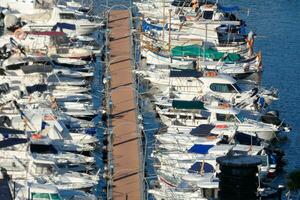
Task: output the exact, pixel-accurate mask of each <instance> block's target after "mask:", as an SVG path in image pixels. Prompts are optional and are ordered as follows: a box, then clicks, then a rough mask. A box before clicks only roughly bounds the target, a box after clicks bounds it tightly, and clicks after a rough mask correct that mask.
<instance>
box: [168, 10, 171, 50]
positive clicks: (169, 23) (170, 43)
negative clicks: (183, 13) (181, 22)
mask: <svg viewBox="0 0 300 200" xmlns="http://www.w3.org/2000/svg"><path fill="white" fill-rule="evenodd" d="M171 13H172V9H169V48H168V49H169V52H170V51H171Z"/></svg>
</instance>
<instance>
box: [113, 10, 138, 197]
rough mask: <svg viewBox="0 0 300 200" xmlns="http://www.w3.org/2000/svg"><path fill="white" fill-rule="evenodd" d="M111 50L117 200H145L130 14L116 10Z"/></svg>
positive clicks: (114, 171)
mask: <svg viewBox="0 0 300 200" xmlns="http://www.w3.org/2000/svg"><path fill="white" fill-rule="evenodd" d="M108 28H109V29H110V35H109V49H110V56H109V62H110V67H109V71H110V76H111V81H110V88H109V90H110V95H111V100H112V111H111V125H112V130H113V153H112V154H113V164H114V170H113V194H112V195H113V199H116V200H117V199H122V200H125V199H130V200H139V199H142V198H143V194H142V193H143V192H142V191H143V186H142V182H143V180H141V179H142V173H143V170H142V169H143V168H142V167H141V157H140V156H141V154H142V150H141V147H140V137H139V133H138V128H137V124H138V121H137V112H138V111H137V103H136V94H135V92H136V89H135V79H134V77H133V73H132V56H131V55H132V53H131V49H132V47H131V33H130V32H131V31H130V14H129V12H128V11H127V10H112V11H111V12H110V15H109V23H108Z"/></svg>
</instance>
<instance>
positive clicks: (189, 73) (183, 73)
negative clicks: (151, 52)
mask: <svg viewBox="0 0 300 200" xmlns="http://www.w3.org/2000/svg"><path fill="white" fill-rule="evenodd" d="M201 76H202V73H201V72H198V71H197V70H194V69H184V70H171V71H170V77H194V78H199V77H201Z"/></svg>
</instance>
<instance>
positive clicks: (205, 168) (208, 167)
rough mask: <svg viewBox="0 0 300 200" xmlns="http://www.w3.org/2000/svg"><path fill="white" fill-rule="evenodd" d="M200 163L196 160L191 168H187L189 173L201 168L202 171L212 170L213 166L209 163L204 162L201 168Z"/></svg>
mask: <svg viewBox="0 0 300 200" xmlns="http://www.w3.org/2000/svg"><path fill="white" fill-rule="evenodd" d="M202 164H203V162H196V163H194V164H193V165H192V166H191V168H190V169H189V170H188V172H189V173H200V171H201V170H203V172H204V173H209V172H213V171H214V167H213V166H212V165H211V164H209V163H206V162H204V166H203V169H202Z"/></svg>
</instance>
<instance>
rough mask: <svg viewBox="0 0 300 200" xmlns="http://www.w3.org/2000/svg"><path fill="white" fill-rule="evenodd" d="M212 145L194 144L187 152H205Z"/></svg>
mask: <svg viewBox="0 0 300 200" xmlns="http://www.w3.org/2000/svg"><path fill="white" fill-rule="evenodd" d="M213 146H214V145H211V144H209V145H204V144H194V146H192V147H191V148H190V149H189V150H188V152H189V153H197V154H207V153H208V150H209V149H211V148H212V147H213Z"/></svg>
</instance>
